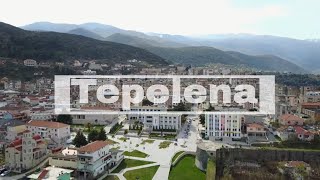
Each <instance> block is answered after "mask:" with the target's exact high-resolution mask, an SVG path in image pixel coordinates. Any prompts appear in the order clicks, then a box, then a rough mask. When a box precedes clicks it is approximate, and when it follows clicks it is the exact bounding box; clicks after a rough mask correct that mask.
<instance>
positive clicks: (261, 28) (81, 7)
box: [0, 0, 320, 39]
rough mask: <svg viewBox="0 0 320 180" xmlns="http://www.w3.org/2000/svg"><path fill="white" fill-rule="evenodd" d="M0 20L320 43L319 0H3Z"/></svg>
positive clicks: (10, 22)
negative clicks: (249, 35)
mask: <svg viewBox="0 0 320 180" xmlns="http://www.w3.org/2000/svg"><path fill="white" fill-rule="evenodd" d="M0 21H3V22H6V23H9V24H12V25H16V26H22V25H25V24H29V23H33V22H37V21H50V22H55V23H76V24H79V23H84V22H99V23H104V24H109V25H113V26H116V27H120V28H123V29H130V30H137V31H143V32H158V33H169V34H183V35H196V34H217V33H254V34H270V35H279V36H287V37H294V38H299V39H306V38H320V0H2V1H1V6H0Z"/></svg>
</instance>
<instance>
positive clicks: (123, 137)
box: [118, 137, 128, 142]
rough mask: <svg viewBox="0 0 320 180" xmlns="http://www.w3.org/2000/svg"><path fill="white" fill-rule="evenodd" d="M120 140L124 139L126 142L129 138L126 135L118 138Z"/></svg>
mask: <svg viewBox="0 0 320 180" xmlns="http://www.w3.org/2000/svg"><path fill="white" fill-rule="evenodd" d="M118 139H119V140H120V141H123V142H126V141H127V140H128V138H126V137H120V138H118Z"/></svg>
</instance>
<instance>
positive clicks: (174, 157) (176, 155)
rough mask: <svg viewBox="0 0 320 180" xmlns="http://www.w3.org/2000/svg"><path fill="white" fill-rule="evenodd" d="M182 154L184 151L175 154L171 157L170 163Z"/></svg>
mask: <svg viewBox="0 0 320 180" xmlns="http://www.w3.org/2000/svg"><path fill="white" fill-rule="evenodd" d="M183 152H184V151H179V152H177V153H176V154H175V155H174V156H173V158H172V160H171V162H172V163H173V162H174V161H175V160H176V159H177V157H178V156H179V155H180V154H182V153H183Z"/></svg>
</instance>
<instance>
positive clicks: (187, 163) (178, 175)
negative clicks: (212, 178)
mask: <svg viewBox="0 0 320 180" xmlns="http://www.w3.org/2000/svg"><path fill="white" fill-rule="evenodd" d="M205 179H206V174H205V173H204V172H202V171H200V170H199V169H198V168H197V167H196V165H195V156H192V155H186V156H185V157H183V158H182V159H181V160H180V161H179V163H178V164H177V165H176V166H174V167H172V169H171V171H170V174H169V180H205Z"/></svg>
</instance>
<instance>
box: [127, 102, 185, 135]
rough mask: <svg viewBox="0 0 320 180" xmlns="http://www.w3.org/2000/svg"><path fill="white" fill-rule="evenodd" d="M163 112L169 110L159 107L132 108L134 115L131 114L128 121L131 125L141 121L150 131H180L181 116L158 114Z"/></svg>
mask: <svg viewBox="0 0 320 180" xmlns="http://www.w3.org/2000/svg"><path fill="white" fill-rule="evenodd" d="M161 111H167V109H166V108H165V107H158V106H134V107H131V112H134V114H129V115H128V120H129V121H130V122H131V123H133V122H135V121H139V122H141V123H143V125H144V127H145V128H149V129H152V128H154V129H175V130H178V129H180V128H181V115H177V114H157V113H156V112H161ZM151 112H152V114H151ZM153 112H154V113H153ZM145 113H149V114H145Z"/></svg>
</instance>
